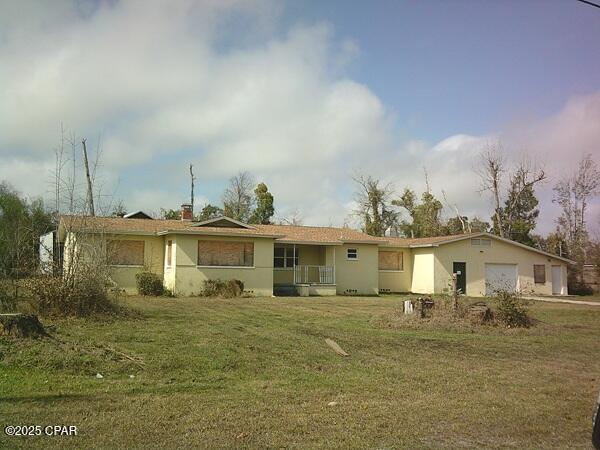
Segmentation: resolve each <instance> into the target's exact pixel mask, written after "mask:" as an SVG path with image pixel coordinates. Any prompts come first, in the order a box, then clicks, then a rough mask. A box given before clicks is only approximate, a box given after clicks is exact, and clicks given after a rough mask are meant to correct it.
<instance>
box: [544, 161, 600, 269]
mask: <svg viewBox="0 0 600 450" xmlns="http://www.w3.org/2000/svg"><path fill="white" fill-rule="evenodd" d="M599 194H600V170H599V169H598V166H597V164H596V162H595V161H594V160H593V159H592V156H591V155H585V156H584V157H583V158H582V159H581V161H580V162H579V165H578V167H577V170H576V171H575V172H574V173H572V174H571V175H568V176H566V177H564V178H563V179H561V180H560V181H559V182H558V183H557V184H556V185H555V186H554V199H553V201H554V202H555V203H557V204H558V205H560V207H561V209H562V213H561V216H560V217H559V218H558V220H557V222H558V226H559V230H560V233H561V234H562V235H563V236H564V237H565V240H566V241H567V246H568V247H569V248H568V250H569V253H570V255H569V256H570V257H571V258H576V259H580V258H584V257H585V242H586V240H587V226H586V210H587V208H588V205H589V202H590V201H591V199H593V198H594V197H595V196H597V195H599ZM579 254H582V255H579Z"/></svg>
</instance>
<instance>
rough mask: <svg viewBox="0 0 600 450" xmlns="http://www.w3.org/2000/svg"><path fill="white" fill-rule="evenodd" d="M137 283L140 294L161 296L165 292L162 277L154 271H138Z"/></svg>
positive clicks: (136, 275)
mask: <svg viewBox="0 0 600 450" xmlns="http://www.w3.org/2000/svg"><path fill="white" fill-rule="evenodd" d="M135 284H136V287H137V291H138V293H139V294H140V295H149V296H153V297H159V296H161V295H163V294H164V293H165V287H164V286H163V281H162V278H161V277H160V276H158V275H157V274H155V273H152V272H140V273H136V274H135Z"/></svg>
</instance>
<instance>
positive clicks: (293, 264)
mask: <svg viewBox="0 0 600 450" xmlns="http://www.w3.org/2000/svg"><path fill="white" fill-rule="evenodd" d="M292 256H293V258H294V262H293V263H292V267H293V268H294V284H296V283H297V282H298V280H296V244H294V249H293V251H292Z"/></svg>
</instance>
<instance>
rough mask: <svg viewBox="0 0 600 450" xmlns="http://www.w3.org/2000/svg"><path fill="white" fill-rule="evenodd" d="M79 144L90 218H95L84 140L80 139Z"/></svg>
mask: <svg viewBox="0 0 600 450" xmlns="http://www.w3.org/2000/svg"><path fill="white" fill-rule="evenodd" d="M81 144H82V145H83V164H84V165H85V177H86V178H87V201H88V205H89V207H90V216H95V215H96V212H95V211H94V194H93V192H92V179H91V177H90V166H89V164H88V157H87V149H86V147H85V139H82V141H81Z"/></svg>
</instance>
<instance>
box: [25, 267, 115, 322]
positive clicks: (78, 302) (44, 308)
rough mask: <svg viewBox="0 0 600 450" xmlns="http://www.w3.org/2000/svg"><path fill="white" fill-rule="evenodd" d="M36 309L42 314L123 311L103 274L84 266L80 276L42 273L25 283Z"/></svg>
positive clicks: (33, 306)
mask: <svg viewBox="0 0 600 450" xmlns="http://www.w3.org/2000/svg"><path fill="white" fill-rule="evenodd" d="M25 286H26V289H27V290H28V292H29V294H30V304H31V307H32V309H33V311H34V312H35V313H37V314H40V315H42V316H53V317H88V316H92V315H98V314H99V315H105V314H110V315H114V314H116V313H118V312H119V311H121V308H120V307H119V306H118V305H117V304H116V303H115V301H114V299H113V298H112V297H111V295H110V294H109V292H108V284H107V282H106V280H105V279H104V278H103V277H102V276H98V275H96V274H94V273H91V272H87V271H84V270H82V271H81V272H80V273H79V274H78V276H77V278H76V279H72V280H67V279H65V278H64V277H55V276H38V277H35V278H30V279H29V280H27V282H26V283H25Z"/></svg>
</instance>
